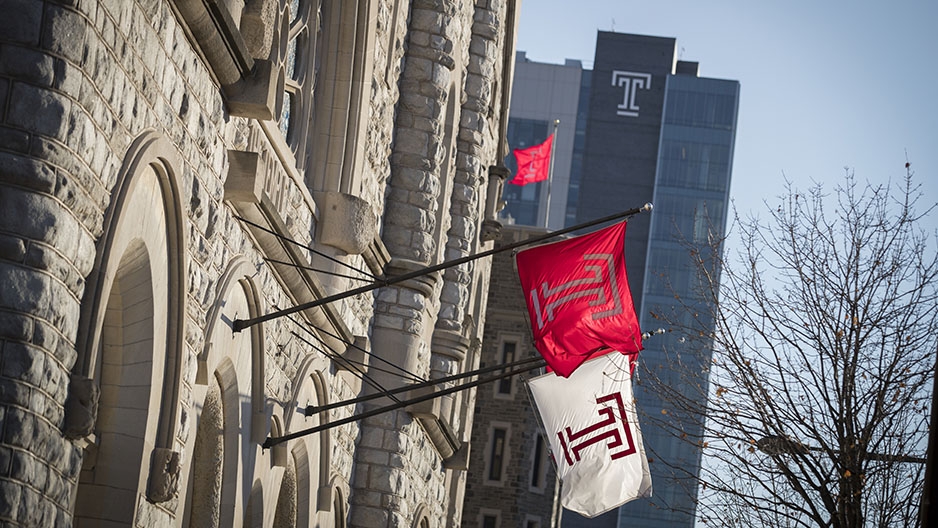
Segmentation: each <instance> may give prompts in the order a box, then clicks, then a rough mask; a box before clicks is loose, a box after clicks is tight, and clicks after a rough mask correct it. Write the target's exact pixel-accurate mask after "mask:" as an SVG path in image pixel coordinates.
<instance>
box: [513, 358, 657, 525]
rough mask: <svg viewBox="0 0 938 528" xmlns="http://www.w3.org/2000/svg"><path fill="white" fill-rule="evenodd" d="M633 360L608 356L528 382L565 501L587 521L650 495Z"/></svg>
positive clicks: (565, 505) (564, 503)
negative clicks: (563, 374)
mask: <svg viewBox="0 0 938 528" xmlns="http://www.w3.org/2000/svg"><path fill="white" fill-rule="evenodd" d="M629 362H630V358H628V357H626V356H622V355H619V354H605V355H603V356H601V357H598V358H595V359H592V360H590V361H587V362H586V363H584V364H583V365H582V366H581V367H580V368H579V369H577V371H576V372H574V373H573V374H572V375H571V376H570V377H569V378H566V379H565V378H561V377H559V376H556V375H554V374H551V373H548V374H545V375H543V376H539V377H537V378H534V379H532V380H530V381H529V382H528V384H529V386H530V388H531V394H532V395H533V396H534V401H535V403H536V404H537V411H538V413H539V414H540V416H541V423H543V425H544V429H545V431H546V433H547V437H548V441H549V442H550V446H551V453H552V454H553V457H554V461H555V462H556V463H557V475H558V476H559V477H560V480H561V481H562V482H563V486H562V487H561V493H560V502H561V504H562V505H563V507H564V508H567V509H568V510H573V511H575V512H577V513H579V514H581V515H584V516H586V517H595V516H597V515H599V514H601V513H604V512H607V511H609V510H611V509H612V508H616V507H618V506H621V505H622V504H625V503H626V502H629V501H631V500H634V499H637V498H639V497H650V496H651V475H650V473H649V471H648V459H647V458H645V448H644V446H643V445H642V437H641V432H640V431H639V428H638V418H637V416H636V413H635V403H634V401H633V398H632V380H631V375H630V373H629V371H630V368H629Z"/></svg>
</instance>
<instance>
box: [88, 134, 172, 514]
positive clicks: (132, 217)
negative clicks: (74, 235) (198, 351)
mask: <svg viewBox="0 0 938 528" xmlns="http://www.w3.org/2000/svg"><path fill="white" fill-rule="evenodd" d="M179 166H180V163H179V159H178V154H177V153H176V151H175V149H174V148H173V147H172V145H171V144H170V143H169V142H168V141H167V140H166V139H165V138H164V137H162V136H160V135H158V134H156V133H155V132H146V133H144V134H142V135H141V136H140V137H138V138H137V140H135V141H134V142H133V144H132V145H131V147H130V149H129V150H128V153H127V155H126V157H125V160H124V163H123V165H122V167H121V170H120V172H119V174H118V178H117V183H116V184H115V187H114V190H113V196H114V198H113V200H112V202H111V204H110V206H109V208H108V209H107V212H106V214H105V219H104V231H103V234H102V236H101V238H100V239H99V241H98V247H97V251H96V255H95V263H94V267H93V269H92V272H91V273H90V274H89V276H88V281H87V287H86V290H85V291H86V292H87V294H86V295H85V297H84V299H83V302H82V307H81V314H80V324H79V335H78V337H77V339H76V349H77V353H78V357H77V360H76V362H75V366H74V367H73V373H74V375H75V377H76V378H79V379H80V378H87V379H91V380H92V383H93V384H94V385H95V386H97V387H98V388H99V390H100V395H101V396H100V400H99V401H98V402H97V403H98V409H97V411H98V412H97V416H95V417H94V420H93V421H91V422H89V428H88V429H85V430H81V431H72V433H74V434H76V436H85V437H86V438H85V445H86V447H85V452H84V458H85V464H84V467H85V470H84V471H83V472H82V475H81V476H80V477H79V486H77V488H76V490H75V495H74V498H75V518H76V519H77V520H78V519H80V520H81V522H83V523H84V524H85V525H94V524H97V523H103V522H108V521H115V520H116V522H126V523H128V524H129V523H131V522H133V518H134V515H135V505H136V504H137V497H138V496H139V495H141V494H143V493H144V492H146V493H147V494H148V498H149V499H150V500H152V501H154V502H162V501H165V500H167V499H168V498H171V496H172V495H173V494H174V493H175V488H174V487H172V486H171V485H169V486H166V487H165V488H163V489H161V490H160V491H159V492H156V493H151V492H150V491H147V484H148V481H149V483H150V484H151V486H152V485H153V481H154V479H157V480H159V481H161V482H162V483H164V484H166V483H171V482H174V480H175V476H174V475H165V474H163V473H162V472H163V471H165V468H166V467H167V465H166V464H153V467H151V465H150V463H149V462H150V457H151V456H154V455H155V454H156V452H157V451H160V452H161V454H162V455H163V456H172V455H173V453H174V452H173V451H172V449H173V447H174V445H173V439H174V436H175V431H176V426H177V424H176V416H177V411H178V409H177V407H178V403H179V402H178V394H179V380H180V368H181V355H182V351H183V323H182V314H183V313H184V303H185V284H184V281H183V280H182V278H183V277H184V275H185V260H184V257H185V255H184V253H185V238H184V229H183V228H182V226H183V212H182V206H181V201H180V192H179V189H180V180H179V170H178V167H179ZM91 415H92V416H93V411H91ZM157 448H159V449H157ZM154 472H155V473H154ZM108 489H114V490H122V493H124V494H126V495H127V496H126V497H124V498H123V499H118V498H116V497H113V495H111V494H110V492H107V494H108V499H107V500H102V498H101V497H98V495H100V494H102V493H105V492H106V490H108Z"/></svg>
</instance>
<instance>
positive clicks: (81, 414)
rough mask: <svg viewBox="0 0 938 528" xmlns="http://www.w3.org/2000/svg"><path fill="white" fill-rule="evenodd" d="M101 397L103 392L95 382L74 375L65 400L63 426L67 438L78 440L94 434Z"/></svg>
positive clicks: (63, 432)
mask: <svg viewBox="0 0 938 528" xmlns="http://www.w3.org/2000/svg"><path fill="white" fill-rule="evenodd" d="M100 395H101V390H100V389H99V388H98V386H97V385H96V384H95V382H94V380H92V379H88V378H86V377H84V376H78V375H75V374H73V375H72V377H71V381H70V382H69V384H68V397H67V398H66V400H65V423H64V424H63V426H62V434H63V435H65V438H68V439H71V440H78V439H80V438H84V437H86V436H88V435H90V434H91V433H93V432H94V424H95V421H96V420H97V419H98V398H99V397H100Z"/></svg>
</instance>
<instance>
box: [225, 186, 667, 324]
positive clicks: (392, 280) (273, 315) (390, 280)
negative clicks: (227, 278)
mask: <svg viewBox="0 0 938 528" xmlns="http://www.w3.org/2000/svg"><path fill="white" fill-rule="evenodd" d="M651 209H652V205H651V204H650V203H647V204H645V205H643V206H642V207H636V208H634V209H629V210H627V211H622V212H621V213H616V214H612V215H609V216H604V217H602V218H598V219H596V220H591V221H589V222H584V223H582V224H577V225H575V226H570V227H566V228H564V229H558V230H557V231H552V232H550V233H547V234H545V235H541V236H536V237H534V238H529V239H527V240H520V241H518V242H514V243H512V244H508V245H507V246H501V247H497V248H492V249H490V250H488V251H483V252H481V253H476V254H475V255H467V256H465V257H461V258H458V259H454V260H449V261H446V262H442V263H440V264H436V265H434V266H429V267H426V268H423V269H419V270H415V271H412V272H409V273H404V274H402V275H397V276H394V277H387V278H384V279H378V280H377V281H375V282H373V283H371V284H367V285H365V286H360V287H358V288H354V289H352V290H348V291H344V292H341V293H336V294H334V295H329V296H328V297H323V298H322V299H316V300H315V301H310V302H307V303H303V304H298V305H296V306H293V307H292V308H285V309H283V310H277V311H274V312H270V313H268V314H264V315H260V316H258V317H253V318H251V319H235V320H234V324H233V325H232V326H233V328H234V331H235V332H240V331H241V330H244V329H245V328H250V327H252V326H254V325H256V324H260V323H263V322H266V321H270V320H271V319H277V318H278V317H283V316H285V315H290V314H294V313H296V312H302V311H304V310H308V309H310V308H315V307H317V306H322V305H324V304H329V303H331V302H335V301H339V300H342V299H345V298H348V297H354V296H355V295H359V294H362V293H367V292H370V291H373V290H376V289H378V288H381V287H384V286H391V285H392V284H397V283H399V282H404V281H408V280H410V279H414V278H417V277H422V276H424V275H428V274H430V273H435V272H437V271H440V270H444V269H448V268H452V267H455V266H459V265H461V264H465V263H467V262H472V261H473V260H477V259H480V258H485V257H488V256H491V255H495V254H496V253H502V252H504V251H511V250H512V249H516V248H519V247H522V246H528V245H531V244H536V243H538V242H541V241H544V240H548V239H550V238H554V237H556V236H559V235H564V234H567V233H571V232H573V231H578V230H580V229H584V228H587V227H592V226H594V225H598V224H602V223H605V222H610V221H613V220H619V219H621V218H627V217H630V216H633V215H636V214H638V213H641V212H643V211H651Z"/></svg>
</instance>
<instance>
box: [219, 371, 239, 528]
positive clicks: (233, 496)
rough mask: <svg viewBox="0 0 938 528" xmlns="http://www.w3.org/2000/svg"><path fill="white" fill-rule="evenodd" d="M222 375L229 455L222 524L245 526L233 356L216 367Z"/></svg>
mask: <svg viewBox="0 0 938 528" xmlns="http://www.w3.org/2000/svg"><path fill="white" fill-rule="evenodd" d="M215 376H216V377H217V378H218V385H219V387H220V389H221V401H222V413H223V415H224V427H223V432H222V442H223V443H224V450H225V453H228V454H229V455H228V456H225V458H224V462H223V463H222V466H223V470H222V485H221V508H220V509H221V514H220V518H221V525H222V526H233V527H236V526H241V520H242V518H243V516H242V515H241V513H242V512H243V510H244V505H243V502H242V494H241V492H240V491H241V486H240V483H241V482H242V478H243V476H242V472H243V470H244V468H243V464H241V420H240V414H241V413H240V405H241V401H240V400H241V398H240V390H239V389H238V373H237V370H236V367H235V365H234V363H233V362H232V361H231V358H228V357H225V358H223V359H222V360H221V361H220V362H219V365H218V368H217V370H216V371H215Z"/></svg>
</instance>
